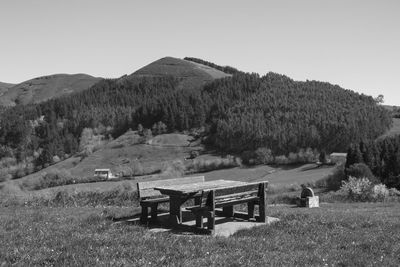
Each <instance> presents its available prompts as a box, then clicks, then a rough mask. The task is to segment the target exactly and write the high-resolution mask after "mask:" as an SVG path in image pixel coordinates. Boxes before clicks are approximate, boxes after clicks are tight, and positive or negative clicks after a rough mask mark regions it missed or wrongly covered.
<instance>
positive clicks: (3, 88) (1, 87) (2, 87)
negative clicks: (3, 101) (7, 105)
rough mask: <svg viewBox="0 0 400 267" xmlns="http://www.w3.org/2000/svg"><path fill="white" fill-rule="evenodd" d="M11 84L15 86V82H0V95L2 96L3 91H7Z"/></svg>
mask: <svg viewBox="0 0 400 267" xmlns="http://www.w3.org/2000/svg"><path fill="white" fill-rule="evenodd" d="M13 86H15V84H12V83H3V82H0V96H2V95H3V94H4V93H5V92H7V91H8V89H10V88H11V87H13Z"/></svg>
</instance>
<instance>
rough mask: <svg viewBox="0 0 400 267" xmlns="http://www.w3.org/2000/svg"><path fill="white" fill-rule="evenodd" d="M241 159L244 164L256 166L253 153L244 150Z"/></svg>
mask: <svg viewBox="0 0 400 267" xmlns="http://www.w3.org/2000/svg"><path fill="white" fill-rule="evenodd" d="M241 158H242V161H243V163H244V164H248V165H254V164H256V160H255V158H256V154H255V152H254V151H249V150H246V151H244V152H243V153H242V154H241Z"/></svg>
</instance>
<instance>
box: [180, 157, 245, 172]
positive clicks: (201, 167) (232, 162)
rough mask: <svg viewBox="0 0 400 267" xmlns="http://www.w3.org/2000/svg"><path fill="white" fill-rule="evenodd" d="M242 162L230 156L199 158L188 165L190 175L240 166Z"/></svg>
mask: <svg viewBox="0 0 400 267" xmlns="http://www.w3.org/2000/svg"><path fill="white" fill-rule="evenodd" d="M240 164H241V162H240V160H238V159H237V158H236V157H234V156H231V155H228V156H227V157H226V158H223V159H221V158H214V159H207V160H205V159H201V158H197V159H194V160H193V161H191V162H189V163H188V164H186V165H187V166H186V169H187V170H188V172H190V173H196V172H208V171H213V170H218V169H227V168H233V167H237V166H240Z"/></svg>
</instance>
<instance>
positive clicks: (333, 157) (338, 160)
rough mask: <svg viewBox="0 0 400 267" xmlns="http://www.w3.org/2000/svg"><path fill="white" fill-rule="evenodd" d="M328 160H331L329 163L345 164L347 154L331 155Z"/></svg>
mask: <svg viewBox="0 0 400 267" xmlns="http://www.w3.org/2000/svg"><path fill="white" fill-rule="evenodd" d="M329 158H330V160H331V163H335V164H336V163H342V162H346V158H347V153H336V152H334V153H332V154H330V155H329Z"/></svg>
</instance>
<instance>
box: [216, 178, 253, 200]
mask: <svg viewBox="0 0 400 267" xmlns="http://www.w3.org/2000/svg"><path fill="white" fill-rule="evenodd" d="M260 183H261V182H253V183H245V184H242V185H234V186H226V187H224V188H217V189H215V196H216V197H219V196H224V195H230V194H235V193H241V192H247V191H258V189H259V188H258V187H259V184H260Z"/></svg>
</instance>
